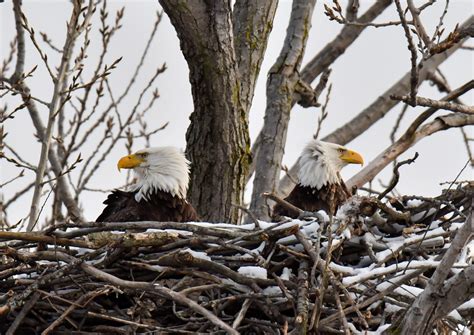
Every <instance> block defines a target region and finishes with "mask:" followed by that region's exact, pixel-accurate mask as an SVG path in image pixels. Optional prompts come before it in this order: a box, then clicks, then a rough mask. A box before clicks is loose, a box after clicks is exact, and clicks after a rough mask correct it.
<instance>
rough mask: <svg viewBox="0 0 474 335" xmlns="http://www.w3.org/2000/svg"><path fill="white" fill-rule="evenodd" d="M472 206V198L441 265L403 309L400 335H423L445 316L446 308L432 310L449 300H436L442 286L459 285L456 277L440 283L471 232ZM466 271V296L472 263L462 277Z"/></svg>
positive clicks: (473, 224) (473, 226)
mask: <svg viewBox="0 0 474 335" xmlns="http://www.w3.org/2000/svg"><path fill="white" fill-rule="evenodd" d="M473 206H474V200H471V213H470V215H469V217H468V218H467V220H466V222H465V223H464V224H463V225H462V227H461V228H460V229H459V230H458V232H457V234H456V236H455V237H454V239H453V241H452V242H451V246H450V247H449V249H448V250H447V251H446V253H445V254H444V256H443V259H442V260H441V264H440V265H439V266H438V267H437V268H436V270H435V272H434V273H433V275H432V276H431V278H430V280H429V281H428V286H427V287H426V288H425V290H424V291H423V292H422V293H421V294H420V295H418V297H417V298H416V299H415V301H414V302H413V304H412V306H411V307H410V309H409V310H408V311H407V312H406V314H405V317H404V319H403V321H402V322H401V325H402V326H401V334H415V335H418V334H426V332H427V331H429V330H431V329H432V326H433V324H434V323H435V322H436V321H437V320H438V318H439V317H443V316H445V315H446V314H444V313H447V312H450V311H449V310H447V308H441V310H440V311H439V312H437V313H435V312H436V309H437V308H438V306H439V305H440V304H442V303H443V302H444V301H446V300H448V301H449V299H446V298H442V299H440V295H441V297H443V294H446V293H447V292H445V290H444V289H443V288H446V287H447V288H448V289H452V288H454V287H455V286H458V285H459V283H458V280H459V278H461V277H458V278H456V277H457V276H456V277H454V278H451V279H450V280H449V281H448V282H447V283H446V285H445V284H444V283H445V281H446V278H447V277H448V275H449V273H450V272H451V268H452V265H453V264H454V262H455V261H456V259H457V257H458V256H459V254H460V253H461V251H462V250H463V248H464V246H465V244H466V243H467V242H468V241H469V239H470V238H471V237H472V235H473V232H474V219H473V216H472V208H473ZM469 274H471V277H470V278H469V280H468V281H467V282H466V284H467V291H468V292H469V295H474V290H473V289H472V286H473V282H474V276H472V274H474V268H473V266H470V267H469V268H467V269H466V270H465V272H464V274H463V275H462V276H466V275H469ZM458 276H459V275H458ZM463 288H464V290H463ZM460 289H461V291H464V292H465V290H466V285H461V287H460ZM448 291H449V290H448ZM458 298H459V297H458ZM465 298H467V297H465V296H463V299H465ZM454 301H456V302H455V303H454V302H451V303H450V304H449V306H450V307H454V306H455V305H456V303H458V302H459V301H458V300H457V299H454ZM443 314H444V315H443ZM435 315H436V316H437V318H436V319H435V318H434V316H435Z"/></svg>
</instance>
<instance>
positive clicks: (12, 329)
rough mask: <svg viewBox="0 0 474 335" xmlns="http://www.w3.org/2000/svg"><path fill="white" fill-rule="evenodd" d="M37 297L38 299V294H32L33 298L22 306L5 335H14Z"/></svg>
mask: <svg viewBox="0 0 474 335" xmlns="http://www.w3.org/2000/svg"><path fill="white" fill-rule="evenodd" d="M39 297H40V293H39V292H35V293H34V294H33V296H32V297H31V298H30V300H28V301H27V303H26V304H25V305H24V306H23V308H22V309H21V311H20V313H19V314H18V315H17V316H16V317H15V321H13V323H12V324H11V326H10V328H8V330H7V332H6V334H5V335H14V334H15V332H16V329H17V328H18V327H19V326H20V323H21V322H22V321H23V319H24V318H25V317H26V315H27V314H28V313H29V312H30V310H31V309H32V308H33V306H34V305H35V304H36V302H37V301H38V299H39Z"/></svg>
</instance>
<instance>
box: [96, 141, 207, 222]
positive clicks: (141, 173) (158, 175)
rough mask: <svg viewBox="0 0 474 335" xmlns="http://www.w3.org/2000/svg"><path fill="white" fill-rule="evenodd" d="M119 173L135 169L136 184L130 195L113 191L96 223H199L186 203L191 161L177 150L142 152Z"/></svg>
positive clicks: (123, 162)
mask: <svg viewBox="0 0 474 335" xmlns="http://www.w3.org/2000/svg"><path fill="white" fill-rule="evenodd" d="M117 167H118V169H119V171H120V169H133V171H134V173H135V177H136V183H135V184H134V185H132V186H131V187H130V191H128V192H126V191H120V190H114V191H113V192H112V194H110V195H109V196H108V197H107V200H105V201H104V204H105V205H107V206H106V207H105V209H104V211H103V212H102V214H101V215H100V216H99V217H98V218H97V220H96V222H127V221H173V222H187V221H198V216H197V214H196V211H195V210H194V208H193V206H192V205H191V204H190V203H188V202H187V201H186V191H187V189H188V183H189V161H188V160H187V159H186V157H185V156H184V154H183V153H182V152H181V151H180V150H178V149H177V148H174V147H156V148H147V149H143V150H139V151H137V152H136V153H134V154H132V155H128V156H125V157H122V158H121V159H120V160H119V161H118V164H117Z"/></svg>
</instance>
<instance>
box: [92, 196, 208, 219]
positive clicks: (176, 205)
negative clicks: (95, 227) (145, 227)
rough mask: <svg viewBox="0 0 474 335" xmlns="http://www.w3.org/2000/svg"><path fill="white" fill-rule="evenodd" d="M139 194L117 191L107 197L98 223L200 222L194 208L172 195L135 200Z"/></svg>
mask: <svg viewBox="0 0 474 335" xmlns="http://www.w3.org/2000/svg"><path fill="white" fill-rule="evenodd" d="M136 193H137V192H124V191H119V190H115V191H113V192H112V193H111V194H109V196H108V197H107V200H105V201H104V204H105V205H107V206H106V207H105V208H104V210H103V212H102V214H101V215H100V216H99V217H98V218H97V220H96V222H127V221H161V222H164V221H173V222H188V221H198V220H199V219H198V216H197V213H196V211H195V210H194V208H193V206H191V204H189V203H188V202H187V201H186V200H184V199H181V198H179V197H176V196H172V195H171V194H170V193H167V192H163V191H155V192H154V193H152V194H150V196H149V197H148V198H149V200H145V199H142V200H141V201H140V202H137V201H136V200H135V194H136Z"/></svg>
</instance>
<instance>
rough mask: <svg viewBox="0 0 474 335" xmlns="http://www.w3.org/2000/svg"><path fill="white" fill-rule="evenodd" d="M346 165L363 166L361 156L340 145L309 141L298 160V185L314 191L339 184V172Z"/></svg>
mask: <svg viewBox="0 0 474 335" xmlns="http://www.w3.org/2000/svg"><path fill="white" fill-rule="evenodd" d="M347 164H361V165H362V164H364V159H363V158H362V156H361V155H360V154H359V153H357V152H355V151H352V150H349V149H347V148H345V147H344V146H342V145H339V144H334V143H328V142H323V141H318V140H311V141H310V142H309V143H308V144H307V145H306V147H305V148H304V149H303V152H302V154H301V156H300V159H299V172H298V178H299V183H300V184H301V185H303V186H309V187H313V188H316V189H318V190H319V189H321V187H323V186H325V185H327V184H334V183H340V181H341V177H340V175H339V171H341V169H342V168H343V167H344V166H346V165H347Z"/></svg>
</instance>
